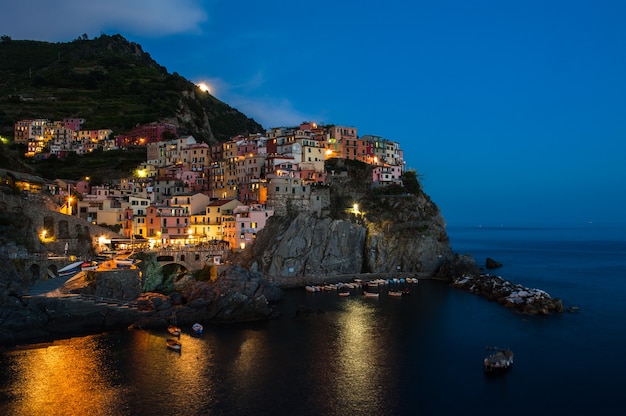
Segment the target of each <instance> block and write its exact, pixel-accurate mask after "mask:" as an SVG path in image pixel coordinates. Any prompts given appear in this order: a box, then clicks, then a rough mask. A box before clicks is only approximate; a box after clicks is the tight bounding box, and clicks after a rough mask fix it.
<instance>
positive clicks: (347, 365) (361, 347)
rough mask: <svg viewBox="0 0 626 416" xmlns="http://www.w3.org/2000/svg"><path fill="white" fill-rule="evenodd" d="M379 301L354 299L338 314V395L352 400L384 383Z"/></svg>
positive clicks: (373, 393)
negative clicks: (380, 368)
mask: <svg viewBox="0 0 626 416" xmlns="http://www.w3.org/2000/svg"><path fill="white" fill-rule="evenodd" d="M375 312H376V306H375V303H370V302H363V301H361V300H350V301H349V302H347V303H346V310H345V313H342V314H340V315H339V316H338V317H337V323H338V328H337V351H338V352H339V354H340V355H339V357H338V360H337V366H336V374H335V378H334V383H335V389H336V391H337V395H338V397H343V398H344V400H345V401H346V402H348V403H350V402H354V401H355V400H357V401H363V400H364V397H367V396H368V395H375V394H376V393H377V390H378V389H379V386H380V380H379V374H380V373H379V371H378V369H377V367H378V363H379V360H380V359H381V358H383V357H379V356H378V355H377V354H378V353H379V352H380V351H384V350H385V346H384V345H380V344H381V342H382V341H381V337H380V334H379V333H378V329H377V328H376V327H374V326H373V322H375V319H374V314H375Z"/></svg>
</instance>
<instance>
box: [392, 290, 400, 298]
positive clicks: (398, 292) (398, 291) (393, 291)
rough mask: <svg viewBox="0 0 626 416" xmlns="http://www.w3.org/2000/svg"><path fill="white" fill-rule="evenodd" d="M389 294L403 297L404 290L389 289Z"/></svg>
mask: <svg viewBox="0 0 626 416" xmlns="http://www.w3.org/2000/svg"><path fill="white" fill-rule="evenodd" d="M389 296H392V297H401V296H402V291H400V290H390V291H389Z"/></svg>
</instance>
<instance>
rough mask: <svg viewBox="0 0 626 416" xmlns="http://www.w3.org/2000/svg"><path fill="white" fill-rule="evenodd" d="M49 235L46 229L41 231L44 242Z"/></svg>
mask: <svg viewBox="0 0 626 416" xmlns="http://www.w3.org/2000/svg"><path fill="white" fill-rule="evenodd" d="M47 234H48V230H46V229H43V230H41V234H40V237H41V240H42V241H43V240H45V239H46V235H47Z"/></svg>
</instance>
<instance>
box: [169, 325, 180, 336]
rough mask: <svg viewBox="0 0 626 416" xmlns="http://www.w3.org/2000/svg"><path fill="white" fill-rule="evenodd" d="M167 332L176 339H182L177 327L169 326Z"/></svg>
mask: <svg viewBox="0 0 626 416" xmlns="http://www.w3.org/2000/svg"><path fill="white" fill-rule="evenodd" d="M167 332H169V333H170V334H172V335H174V336H175V337H180V328H179V327H177V326H175V325H170V326H168V327H167Z"/></svg>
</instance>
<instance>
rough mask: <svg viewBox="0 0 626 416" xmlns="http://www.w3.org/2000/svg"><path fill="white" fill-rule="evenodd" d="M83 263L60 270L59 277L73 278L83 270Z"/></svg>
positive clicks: (76, 263) (73, 264)
mask: <svg viewBox="0 0 626 416" xmlns="http://www.w3.org/2000/svg"><path fill="white" fill-rule="evenodd" d="M82 264H83V262H82V261H77V262H74V263H71V264H68V265H67V266H65V267H63V268H61V269H59V277H69V276H73V275H75V274H76V273H78V272H79V271H80V270H81V265H82Z"/></svg>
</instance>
